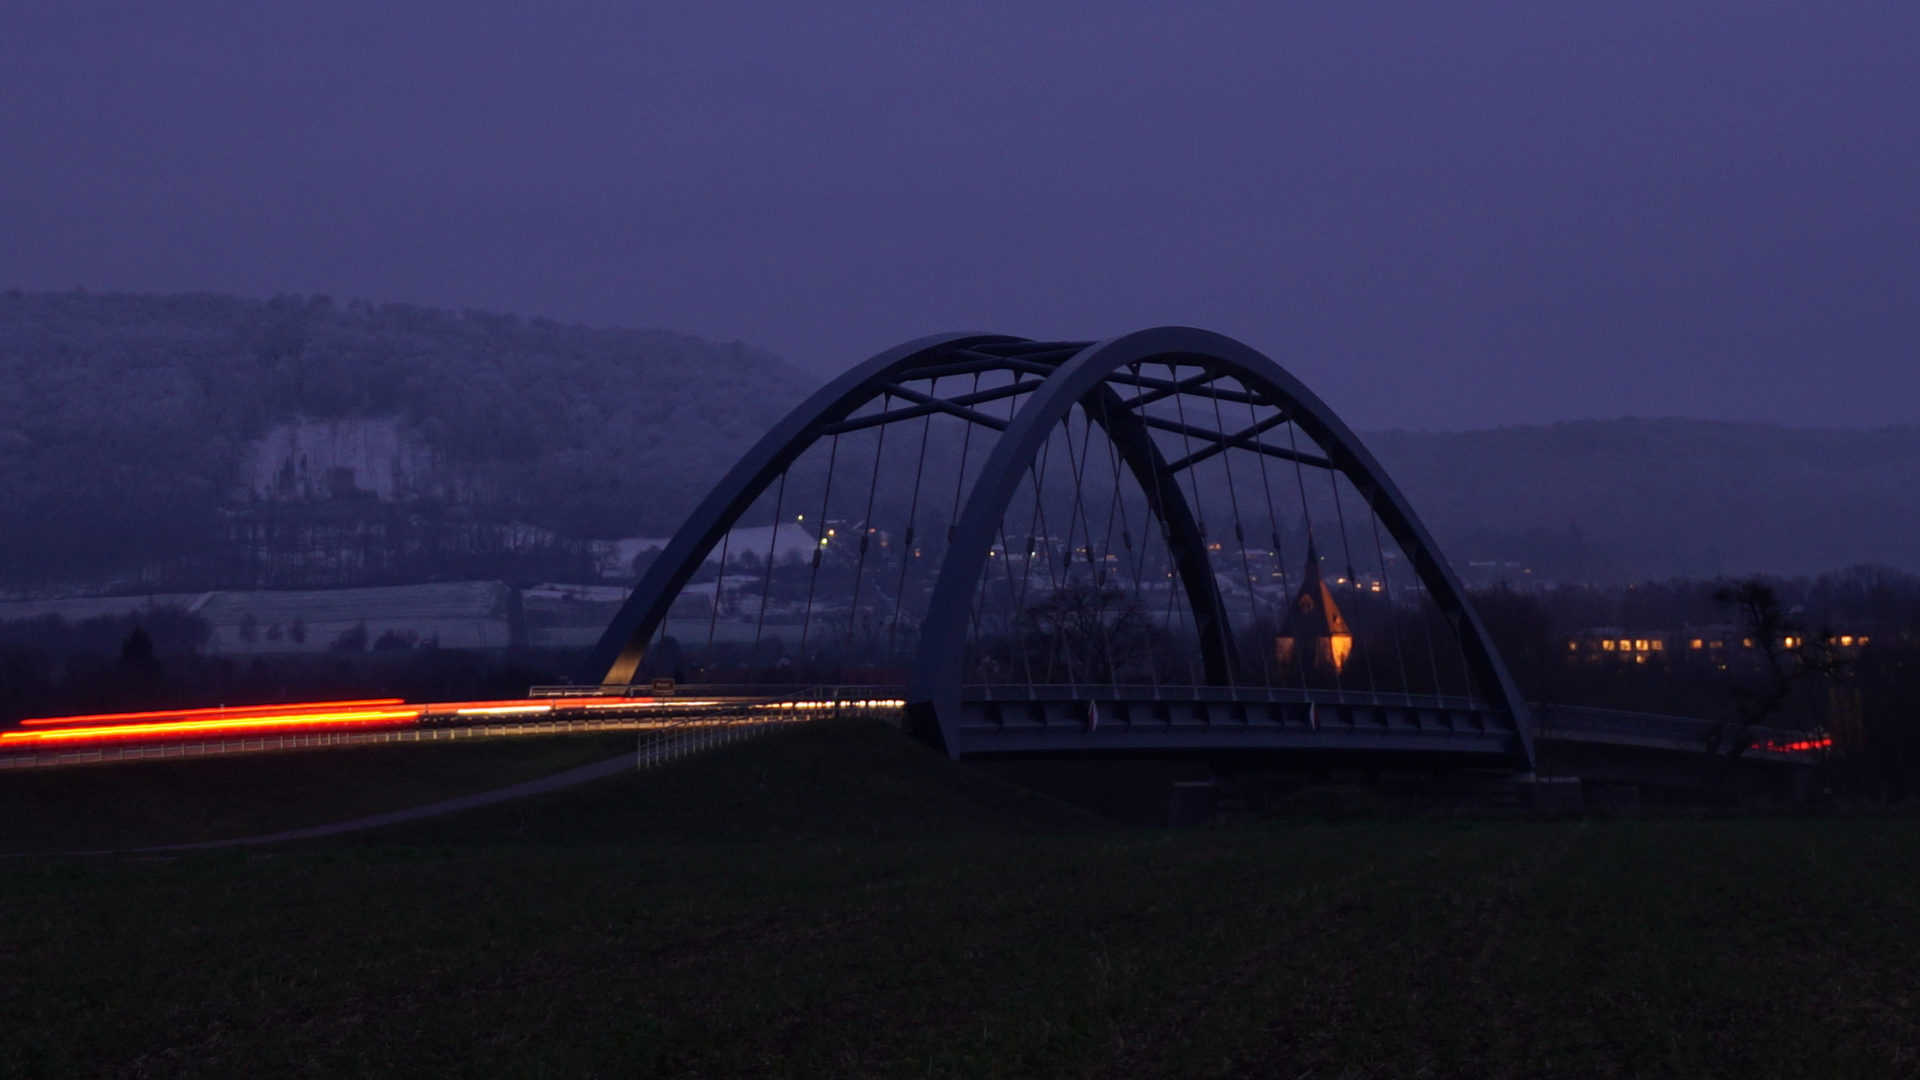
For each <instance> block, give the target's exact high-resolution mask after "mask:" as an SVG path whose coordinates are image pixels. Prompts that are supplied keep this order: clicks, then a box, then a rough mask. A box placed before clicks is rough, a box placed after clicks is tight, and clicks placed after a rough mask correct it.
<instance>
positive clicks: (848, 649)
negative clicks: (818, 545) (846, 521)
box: [840, 394, 893, 682]
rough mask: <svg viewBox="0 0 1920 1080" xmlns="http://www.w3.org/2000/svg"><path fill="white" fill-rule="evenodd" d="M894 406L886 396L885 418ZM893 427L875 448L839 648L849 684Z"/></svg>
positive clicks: (884, 429)
mask: <svg viewBox="0 0 1920 1080" xmlns="http://www.w3.org/2000/svg"><path fill="white" fill-rule="evenodd" d="M892 406H893V395H892V394H884V395H882V396H881V399H880V412H881V414H882V415H884V414H885V413H886V411H887V410H888V409H889V408H891V407H892ZM892 426H893V425H891V424H881V425H880V434H879V436H878V437H877V438H876V439H875V441H874V446H873V478H872V479H871V480H869V481H867V511H866V514H865V516H864V517H862V518H861V521H860V550H859V552H858V553H857V554H856V555H855V556H854V563H853V595H852V599H851V600H849V601H848V605H847V640H846V643H845V644H843V645H842V646H841V647H840V680H841V681H842V682H845V681H846V680H847V668H848V666H849V665H850V664H851V663H852V661H853V628H854V624H855V623H857V622H858V621H859V620H860V582H861V580H862V579H863V578H864V577H865V576H866V573H867V548H868V547H869V546H870V545H871V543H872V540H873V499H874V495H875V494H876V493H877V492H878V491H879V490H880V464H881V462H882V461H883V460H884V459H885V458H886V456H887V429H888V428H889V427H892Z"/></svg>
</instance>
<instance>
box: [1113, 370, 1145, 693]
mask: <svg viewBox="0 0 1920 1080" xmlns="http://www.w3.org/2000/svg"><path fill="white" fill-rule="evenodd" d="M1110 397H1112V395H1111V394H1109V393H1102V394H1101V395H1100V418H1101V421H1102V422H1101V425H1100V426H1101V427H1102V428H1103V429H1104V430H1105V431H1106V432H1107V460H1108V461H1109V462H1110V463H1111V464H1112V466H1113V506H1114V508H1115V509H1116V510H1117V511H1118V513H1119V516H1120V542H1121V544H1123V545H1125V549H1126V552H1127V565H1128V566H1129V567H1131V568H1132V570H1133V610H1134V611H1135V612H1137V613H1138V614H1139V616H1140V618H1141V619H1142V620H1143V621H1146V620H1148V619H1149V618H1150V616H1148V614H1147V608H1146V605H1145V604H1143V603H1141V602H1140V578H1141V575H1142V574H1143V573H1144V572H1145V566H1144V563H1143V560H1144V558H1145V551H1144V549H1145V547H1146V545H1147V543H1148V537H1147V534H1146V526H1147V522H1148V520H1149V519H1150V518H1151V517H1152V516H1153V515H1152V512H1151V511H1148V512H1146V513H1143V514H1141V516H1140V525H1141V533H1140V546H1141V549H1142V550H1140V551H1135V550H1134V546H1133V528H1132V526H1131V524H1129V522H1128V519H1127V504H1126V499H1125V495H1126V492H1125V488H1124V486H1123V482H1122V480H1121V478H1120V448H1119V446H1117V445H1116V444H1115V443H1114V441H1113V415H1112V412H1111V409H1110V407H1109V406H1108V404H1107V399H1108V398H1110ZM1136 479H1137V478H1136ZM1145 495H1146V492H1145V491H1144V490H1143V491H1142V492H1141V496H1142V497H1143V498H1144V497H1145ZM1112 518H1113V514H1112V513H1109V514H1108V522H1109V524H1108V528H1107V547H1108V548H1109V550H1111V548H1112V546H1113V528H1112V524H1111V522H1112ZM1155 636H1156V635H1155V634H1154V633H1153V626H1152V624H1151V623H1150V622H1149V623H1148V625H1146V626H1145V627H1143V628H1142V634H1141V638H1142V641H1143V642H1144V644H1145V645H1146V651H1147V678H1148V680H1149V681H1150V682H1151V683H1152V684H1153V696H1154V697H1155V698H1158V697H1159V696H1160V661H1159V658H1158V657H1156V656H1155V655H1154V651H1153V639H1154V637H1155Z"/></svg>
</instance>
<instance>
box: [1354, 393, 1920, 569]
mask: <svg viewBox="0 0 1920 1080" xmlns="http://www.w3.org/2000/svg"><path fill="white" fill-rule="evenodd" d="M1365 440H1366V442H1367V445H1368V446H1369V447H1371V448H1372V449H1373V451H1374V453H1375V454H1376V455H1377V456H1378V457H1379V458H1380V459H1381V461H1382V462H1383V463H1384V464H1385V465H1386V467H1387V469H1388V471H1389V472H1390V473H1391V474H1392V475H1393V477H1394V478H1395V480H1396V481H1398V482H1399V484H1400V486H1401V487H1402V489H1404V490H1405V491H1406V493H1407V495H1408V497H1409V498H1411V499H1412V500H1413V503H1414V505H1415V506H1416V507H1417V508H1418V509H1419V511H1420V513H1421V515H1422V516H1423V517H1424V518H1425V520H1426V522H1427V524H1428V525H1429V526H1430V527H1431V528H1432V529H1433V530H1434V531H1435V533H1436V534H1437V538H1438V539H1439V540H1440V541H1441V542H1442V543H1443V544H1444V545H1445V546H1446V549H1447V553H1448V555H1449V556H1450V557H1451V558H1452V559H1453V561H1454V562H1455V563H1456V564H1458V563H1466V562H1470V561H1497V562H1517V563H1521V564H1523V565H1524V566H1525V567H1527V568H1530V569H1532V570H1533V571H1534V573H1535V574H1536V575H1540V576H1545V577H1549V578H1557V579H1566V580H1598V581H1627V580H1636V579H1646V578H1657V577H1667V576H1675V575H1689V576H1710V575H1715V574H1722V573H1743V572H1749V571H1767V572H1773V573H1782V574H1801V573H1817V572H1819V571H1823V570H1832V569H1839V568H1841V567H1845V566H1849V565H1853V564H1856V563H1868V562H1870V563H1880V564H1884V565H1887V566H1893V567H1898V568H1901V569H1905V570H1920V426H1904V427H1892V428H1876V429H1862V430H1851V429H1834V428H1789V427H1783V426H1780V425H1776V424H1754V423H1734V422H1722V421H1711V420H1679V419H1662V420H1641V419H1622V420H1578V421H1567V422H1562V423H1555V424H1541V425H1522V426H1512V427H1500V428H1494V429H1491V430H1483V431H1464V432H1440V433H1436V432H1411V431H1383V432H1375V433H1373V434H1370V435H1367V436H1365ZM1509 576H1511V572H1510V571H1509Z"/></svg>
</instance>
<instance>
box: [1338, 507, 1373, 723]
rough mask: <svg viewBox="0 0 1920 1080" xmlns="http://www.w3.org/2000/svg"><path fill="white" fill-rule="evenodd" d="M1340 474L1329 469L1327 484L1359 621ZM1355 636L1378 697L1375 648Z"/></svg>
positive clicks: (1370, 689) (1369, 685)
mask: <svg viewBox="0 0 1920 1080" xmlns="http://www.w3.org/2000/svg"><path fill="white" fill-rule="evenodd" d="M1340 475H1341V474H1339V473H1338V472H1336V471H1335V470H1333V469H1328V470H1327V484H1328V486H1330V487H1332V488H1333V516H1334V519H1335V520H1336V521H1338V522H1339V524H1340V550H1341V552H1342V553H1344V554H1345V555H1346V557H1347V586H1348V589H1349V592H1350V594H1351V595H1352V597H1353V599H1354V601H1355V603H1354V616H1355V621H1356V622H1357V621H1358V617H1359V614H1360V612H1359V600H1360V596H1361V594H1360V579H1359V578H1357V577H1355V576H1354V573H1353V545H1352V544H1351V543H1349V542H1348V541H1347V511H1346V509H1345V508H1344V507H1343V506H1341V503H1340ZM1353 629H1357V627H1353V628H1349V632H1351V631H1352V630H1353ZM1353 636H1354V638H1355V639H1356V641H1355V649H1356V651H1358V652H1359V653H1360V660H1361V662H1362V663H1364V664H1365V665H1366V668H1367V693H1369V694H1372V695H1374V696H1375V697H1378V696H1379V694H1380V688H1379V686H1378V685H1377V684H1376V683H1375V681H1374V677H1373V650H1371V649H1361V648H1359V647H1358V638H1359V636H1360V635H1358V634H1354V635H1353Z"/></svg>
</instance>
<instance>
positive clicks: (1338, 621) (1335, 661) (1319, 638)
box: [1274, 540, 1353, 673]
mask: <svg viewBox="0 0 1920 1080" xmlns="http://www.w3.org/2000/svg"><path fill="white" fill-rule="evenodd" d="M1296 650H1298V651H1299V655H1300V658H1301V659H1302V660H1304V661H1305V662H1306V663H1307V664H1308V665H1309V666H1315V667H1320V666H1330V667H1332V668H1333V670H1334V672H1335V673H1338V672H1339V671H1340V669H1341V668H1342V667H1343V666H1345V665H1346V662H1347V656H1348V654H1350V653H1352V652H1353V631H1352V630H1350V629H1348V627H1347V619H1346V616H1344V615H1342V614H1341V613H1340V605H1339V604H1336V603H1334V600H1333V590H1331V589H1329V588H1327V583H1326V581H1325V579H1323V578H1322V577H1321V576H1320V553H1319V552H1318V551H1317V550H1315V549H1314V546H1313V541H1311V540H1309V541H1307V568H1306V570H1305V571H1303V572H1302V573H1301V575H1300V590H1299V591H1298V592H1296V593H1295V594H1294V597H1293V604H1292V606H1291V607H1289V608H1288V609H1287V621H1286V623H1285V624H1284V625H1282V626H1281V627H1280V636H1279V637H1278V638H1276V639H1275V640H1274V652H1275V655H1276V656H1277V657H1278V659H1279V661H1280V663H1281V664H1283V665H1285V664H1291V663H1293V662H1294V656H1295V651H1296Z"/></svg>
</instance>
